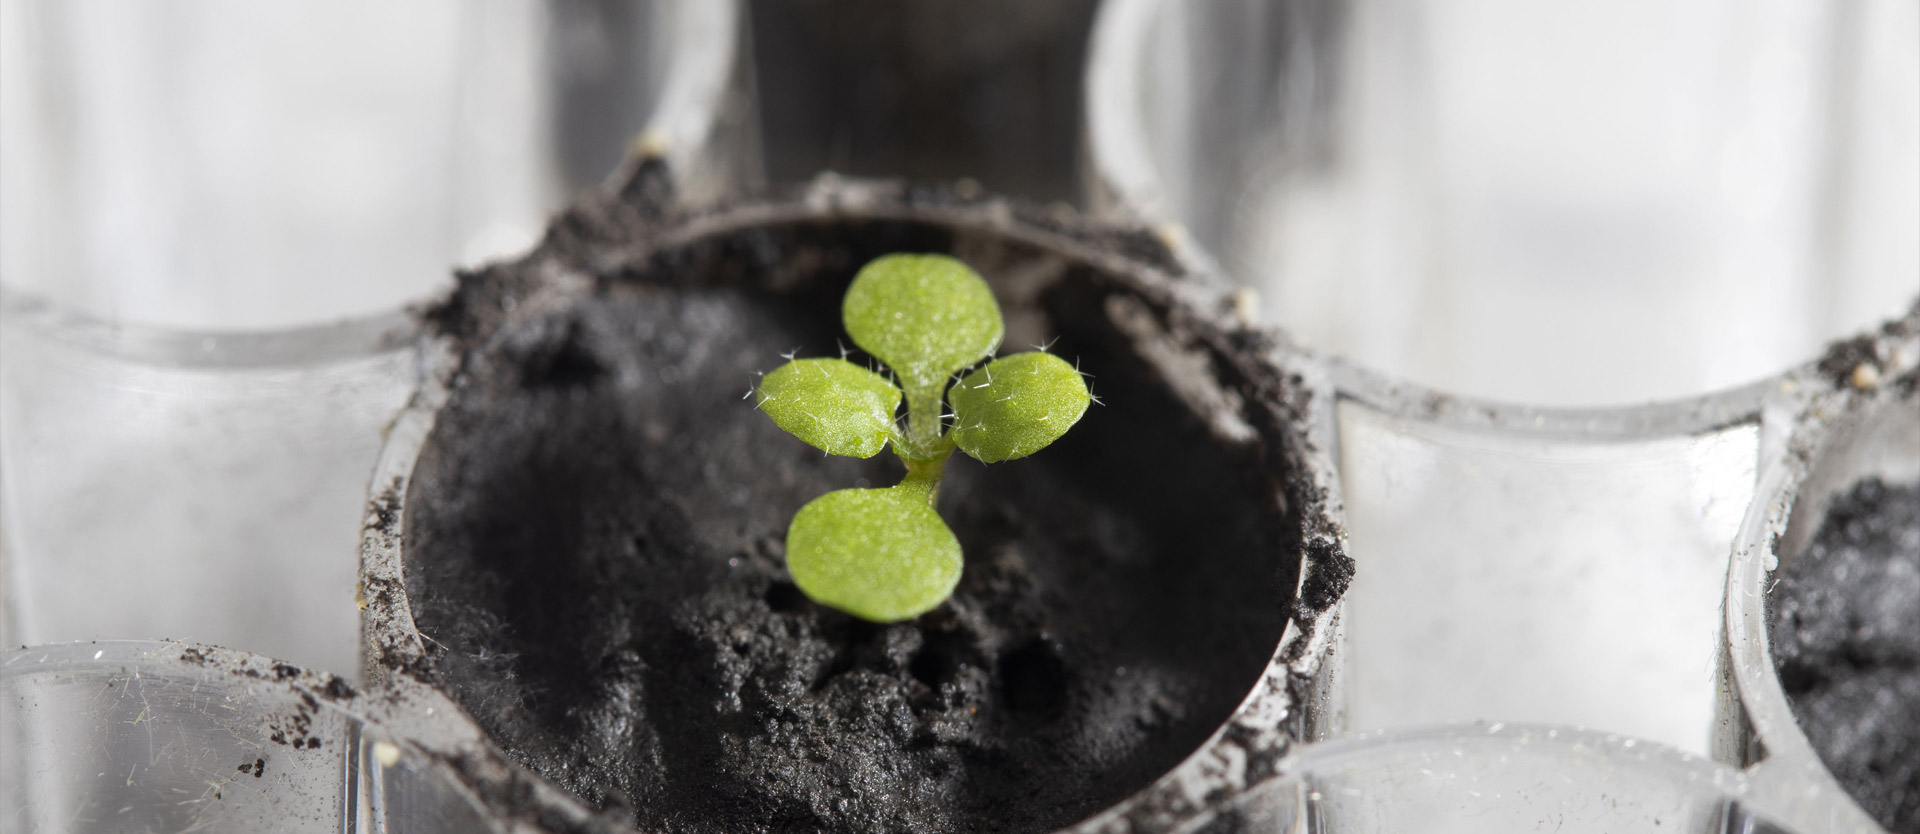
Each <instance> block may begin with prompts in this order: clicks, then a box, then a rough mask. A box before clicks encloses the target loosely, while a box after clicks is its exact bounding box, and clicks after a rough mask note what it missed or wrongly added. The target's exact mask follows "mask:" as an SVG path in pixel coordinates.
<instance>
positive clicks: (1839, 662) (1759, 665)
mask: <svg viewBox="0 0 1920 834" xmlns="http://www.w3.org/2000/svg"><path fill="white" fill-rule="evenodd" d="M1917 379H1920V309H1917V310H1915V311H1914V312H1911V313H1909V314H1908V315H1907V316H1906V317H1905V318H1903V319H1899V320H1896V321H1894V322H1891V323H1889V324H1888V325H1887V326H1886V327H1884V328H1883V329H1882V331H1881V332H1880V333H1878V334H1874V335H1872V336H1867V337H1862V338H1860V339H1856V340H1852V341H1849V342H1843V343H1840V344H1838V345H1836V346H1835V347H1834V348H1833V349H1832V350H1831V351H1830V352H1829V353H1828V355H1827V356H1826V357H1825V358H1824V359H1823V360H1822V361H1821V362H1819V363H1817V364H1815V365H1812V366H1809V367H1807V368H1804V369H1802V371H1801V372H1800V373H1797V374H1795V375H1793V376H1790V377H1788V378H1787V381H1786V383H1784V384H1786V385H1791V386H1792V387H1793V388H1794V389H1795V390H1796V391H1797V392H1798V393H1799V395H1800V397H1799V399H1798V400H1797V401H1795V402H1792V403H1790V404H1783V407H1782V408H1780V409H1778V411H1777V413H1775V414H1772V415H1770V417H1771V418H1772V419H1773V420H1774V421H1775V422H1777V423H1779V424H1781V427H1780V429H1779V431H1778V433H1779V434H1780V435H1782V437H1783V443H1782V445H1783V447H1784V451H1785V454H1784V455H1782V456H1781V457H1780V458H1779V459H1778V460H1777V461H1775V462H1774V463H1773V464H1772V465H1771V466H1770V467H1769V468H1768V469H1767V471H1766V472H1764V473H1763V474H1762V477H1761V480H1760V487H1759V491H1758V492H1757V494H1756V495H1755V496H1754V500H1753V504H1752V505H1751V506H1750V507H1749V508H1748V509H1747V515H1746V518H1745V520H1743V521H1742V523H1741V527H1740V534H1739V537H1738V538H1737V539H1736V540H1735V544H1734V550H1733V567H1732V569H1731V571H1730V572H1729V574H1728V577H1727V589H1726V606H1725V616H1726V632H1725V633H1726V638H1727V648H1726V655H1725V658H1726V660H1725V662H1724V664H1723V683H1722V686H1723V687H1724V691H1725V702H1724V706H1723V710H1722V711H1723V713H1724V718H1723V721H1722V723H1721V724H1720V726H1719V727H1718V733H1717V737H1716V739H1715V741H1716V748H1717V749H1716V755H1718V756H1719V757H1721V758H1723V759H1725V760H1728V761H1731V762H1734V763H1737V764H1741V765H1747V766H1749V767H1751V768H1752V769H1753V771H1754V772H1755V773H1756V777H1757V778H1764V779H1766V780H1767V783H1768V784H1771V785H1776V786H1784V785H1793V784H1802V783H1811V784H1818V785H1822V786H1825V787H1827V788H1828V789H1830V790H1832V791H1833V792H1834V793H1835V795H1840V794H1841V793H1842V792H1845V793H1849V794H1852V795H1853V796H1855V797H1858V798H1859V799H1860V803H1861V805H1863V806H1865V813H1864V814H1863V813H1862V810H1861V809H1860V808H1858V807H1855V806H1853V805H1852V804H1850V803H1849V804H1848V806H1847V808H1846V814H1845V816H1846V817H1848V818H1852V817H1854V816H1859V817H1861V818H1862V819H1865V818H1867V817H1869V816H1871V818H1873V819H1876V820H1877V821H1878V822H1879V823H1880V824H1881V825H1883V826H1885V827H1886V828H1887V829H1889V830H1894V831H1906V830H1912V828H1913V827H1914V826H1915V825H1916V824H1920V788H1917V787H1916V786H1915V785H1914V784H1913V782H1912V781H1911V776H1910V775H1907V774H1911V773H1912V767H1913V762H1914V761H1915V760H1916V757H1920V750H1915V749H1914V746H1915V744H1914V742H1913V740H1912V738H1913V733H1912V729H1911V728H1912V727H1913V726H1915V724H1914V716H1916V715H1920V686H1916V685H1915V683H1914V682H1913V681H1911V680H1908V681H1906V682H1905V683H1903V682H1902V675H1903V674H1905V676H1906V677H1907V678H1911V672H1906V673H1902V671H1901V670H1903V669H1911V664H1912V659H1911V655H1912V654H1913V649H1912V647H1911V644H1912V642H1913V641H1912V639H1911V634H1912V632H1913V630H1914V629H1913V623H1914V620H1913V612H1915V611H1917V610H1920V577H1917V576H1916V567H1920V549H1917V548H1920V534H1916V533H1914V532H1911V531H1912V529H1913V521H1912V520H1911V519H1910V518H1909V520H1908V521H1907V522H1906V524H1907V527H1905V528H1892V529H1894V530H1895V532H1894V533H1893V534H1892V538H1887V534H1886V533H1879V532H1876V529H1877V528H1878V525H1880V524H1882V523H1884V522H1882V521H1881V520H1880V519H1876V518H1874V517H1873V516H1874V515H1875V514H1888V515H1889V516H1897V515H1900V514H1904V515H1905V516H1909V517H1910V516H1912V515H1913V514H1914V510H1913V508H1912V504H1911V502H1912V498H1911V496H1912V495H1913V494H1914V492H1915V490H1917V489H1920V394H1916V392H1915V382H1916V380H1917ZM1789 405H1790V406H1791V407H1788V406H1789ZM1868 482H1877V483H1875V484H1873V485H1869V483H1868ZM1876 487H1877V488H1876ZM1863 488H1864V489H1865V490H1866V492H1867V494H1862V492H1861V490H1862V489H1863ZM1901 490H1904V492H1902V491H1901ZM1875 495H1878V496H1881V497H1879V498H1878V500H1879V501H1880V502H1881V503H1880V504H1879V505H1878V506H1877V507H1876V506H1874V504H1873V503H1872V502H1873V501H1874V500H1875ZM1901 496H1906V497H1901ZM1889 502H1903V503H1904V506H1896V505H1895V504H1893V503H1889ZM1843 507H1844V508H1845V509H1844V510H1843V509H1841V508H1843ZM1836 525H1837V527H1836ZM1900 529H1905V530H1907V531H1908V532H1906V533H1905V534H1904V535H1905V536H1906V538H1905V539H1901V538H1900V535H1902V534H1901V533H1899V532H1898V531H1899V530H1900ZM1876 536H1877V537H1878V538H1876ZM1830 539H1831V540H1832V542H1833V543H1830V542H1829V540H1830ZM1816 545H1817V546H1816ZM1875 549H1877V552H1874V551H1875ZM1903 744H1904V745H1905V749H1902V745H1903ZM1903 768H1904V769H1905V770H1904V772H1903Z"/></svg>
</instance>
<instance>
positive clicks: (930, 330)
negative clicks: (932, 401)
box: [840, 255, 1005, 396]
mask: <svg viewBox="0 0 1920 834" xmlns="http://www.w3.org/2000/svg"><path fill="white" fill-rule="evenodd" d="M840 312H841V316H842V317H843V318H844V319H845V321H846V326H847V334H848V335H850V336H852V337H853V341H854V343H855V344H858V345H859V346H860V347H861V349H862V350H865V351H866V352H868V353H871V354H873V355H874V356H876V357H878V358H879V359H880V361H882V362H885V363H887V366H888V367H891V368H893V372H894V373H895V374H896V375H898V376H899V377H900V382H901V385H902V387H904V388H906V389H907V391H908V392H909V393H912V392H918V391H925V390H929V389H931V390H932V391H933V395H934V396H938V395H939V388H940V386H942V385H944V384H945V382H946V379H947V376H948V375H949V374H952V373H953V372H954V371H957V370H959V369H961V368H964V367H966V366H968V365H971V364H973V363H975V362H978V361H980V359H981V358H982V357H984V356H986V355H987V354H989V353H992V352H993V349H994V348H997V347H999V346H1000V337H1001V335H1002V334H1003V333H1004V332H1005V326H1004V325H1003V324H1002V322H1001V320H1000V305H999V304H998V303H996V302H995V301H994V300H993V291H992V290H991V289H989V288H988V287H987V282H986V281H984V280H982V279H981V278H980V275H979V274H978V273H976V272H974V271H973V270H972V269H970V268H968V267H967V265H966V264H964V263H961V262H960V261H958V260H955V259H953V258H949V257H947V256H945V255H887V256H884V257H880V258H875V259H874V260H873V261H872V262H871V263H868V264H867V265H866V266H865V267H863V268H861V270H860V274H859V275H856V276H854V279H853V286H851V287H848V288H847V297H846V300H845V302H844V303H843V304H842V305H841V308H840Z"/></svg>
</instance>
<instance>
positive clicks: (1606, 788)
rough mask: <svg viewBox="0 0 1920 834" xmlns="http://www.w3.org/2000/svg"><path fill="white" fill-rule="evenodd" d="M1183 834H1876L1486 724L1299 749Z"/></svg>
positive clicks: (1688, 768)
mask: <svg viewBox="0 0 1920 834" xmlns="http://www.w3.org/2000/svg"><path fill="white" fill-rule="evenodd" d="M1279 771H1280V772H1279V775H1278V776H1276V777H1274V778H1273V779H1271V780H1268V781H1266V782H1264V783H1262V784H1261V785H1259V786H1257V787H1255V788H1254V789H1252V790H1250V791H1248V792H1246V793H1245V794H1243V795H1241V796H1239V797H1236V798H1234V799H1233V800H1232V801H1230V802H1227V803H1224V804H1223V805H1222V807H1221V808H1220V809H1219V811H1218V813H1217V814H1215V815H1213V816H1211V817H1209V818H1208V819H1206V820H1203V821H1199V822H1197V823H1196V824H1194V825H1191V826H1188V827H1186V828H1182V829H1180V830H1181V831H1194V832H1198V831H1215V830H1226V831H1239V832H1246V834H1268V832H1271V834H1281V833H1282V832H1296V831H1312V832H1325V834H1394V833H1395V832H1403V831H1422V832H1431V833H1432V834H1525V832H1534V831H1542V830H1553V831H1561V832H1566V834H1602V833H1603V832H1604V834H1668V832H1691V834H1725V832H1744V833H1745V834H1762V832H1764V833H1765V834H1795V832H1827V834H1841V832H1850V833H1851V834H1872V832H1873V831H1874V829H1873V827H1872V826H1871V825H1864V824H1861V823H1859V822H1857V821H1853V820H1850V819H1846V820H1843V819H1837V818H1836V817H1834V816H1833V815H1832V812H1833V805H1832V802H1833V800H1834V797H1832V796H1831V795H1826V796H1820V795H1815V794H1813V793H1810V792H1808V791H1805V790H1801V791H1797V792H1796V791H1793V790H1791V789H1789V790H1787V791H1786V792H1778V791H1773V790H1768V789H1765V788H1763V787H1762V786H1761V785H1759V784H1757V783H1756V782H1755V780H1753V779H1751V778H1749V777H1748V775H1747V774H1744V773H1742V772H1740V771H1738V770H1735V769H1733V768H1731V767H1728V766H1726V765H1724V764H1719V763H1716V762H1714V761H1711V760H1709V759H1706V758H1703V757H1700V756H1696V755H1693V754H1689V753H1684V752H1681V751H1678V750H1674V749H1672V748H1670V747H1665V746H1663V745H1659V744H1654V743H1651V742H1646V741H1640V740H1636V739H1632V738H1627V737H1622V736H1618V735H1611V734H1605V733H1597V732H1594V731H1591V730H1583V729H1578V728H1574V727H1555V726H1550V725H1538V724H1518V725H1516V724H1491V725H1488V724H1481V725H1471V726H1452V727H1432V728H1422V729H1419V730H1404V731H1393V732H1373V733H1363V734H1361V735H1360V736H1358V737H1355V738H1350V739H1343V740H1340V741H1332V742H1326V743H1322V744H1315V745H1310V746H1307V747H1303V748H1301V749H1300V750H1298V751H1296V752H1295V753H1294V754H1292V755H1290V756H1288V757H1287V758H1286V759H1285V760H1283V761H1282V762H1281V763H1280V765H1279Z"/></svg>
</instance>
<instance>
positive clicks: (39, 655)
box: [0, 642, 511, 834]
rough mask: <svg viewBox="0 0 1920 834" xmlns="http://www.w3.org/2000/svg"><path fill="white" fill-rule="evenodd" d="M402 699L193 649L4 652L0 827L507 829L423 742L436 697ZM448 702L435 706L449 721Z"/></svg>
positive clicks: (73, 646) (91, 647) (135, 645)
mask: <svg viewBox="0 0 1920 834" xmlns="http://www.w3.org/2000/svg"><path fill="white" fill-rule="evenodd" d="M391 695H392V693H386V694H385V696H383V697H368V698H363V697H361V696H359V695H357V694H355V693H354V691H353V688H352V687H351V686H350V685H347V684H345V683H344V682H342V681H341V680H340V679H339V678H336V677H333V676H331V675H327V674H325V673H314V672H308V671H305V670H301V669H298V668H295V667H292V666H289V665H287V664H284V663H279V662H277V661H274V660H271V659H269V658H265V657H261V656H258V655H249V654H244V653H240V652H233V651H227V650H224V649H215V648H212V647H209V646H199V645H193V644H186V643H161V642H103V643H65V644H58V645H51V646H37V647H33V648H21V649H16V650H12V651H8V652H6V653H4V654H0V827H4V828H6V829H7V830H8V831H21V832H28V831H45V832H56V831H72V832H83V831H85V832H92V831H99V832H107V831H210V832H244V831H283V832H299V833H300V834H305V833H306V832H312V834H321V833H322V832H326V834H333V833H334V832H340V831H363V830H371V831H408V832H423V834H433V832H448V834H454V832H504V831H508V830H511V829H510V826H509V825H508V823H507V822H506V821H504V820H502V819H499V818H497V817H490V816H488V815H487V814H486V813H485V811H484V809H483V808H482V806H481V805H480V804H479V802H478V801H477V800H476V799H475V798H474V797H473V795H472V794H470V793H469V792H467V791H466V790H465V789H464V788H462V787H461V786H460V785H459V784H458V783H457V782H456V781H455V780H453V779H451V778H450V771H449V769H448V766H447V765H446V764H445V763H444V762H443V761H439V760H437V759H436V758H434V757H433V756H431V755H428V754H427V753H426V752H424V751H423V749H422V748H421V747H420V746H419V744H418V743H417V741H415V740H414V739H420V738H428V739H432V738H436V737H438V738H442V739H444V737H445V736H444V735H443V734H438V733H435V732H434V731H433V730H432V725H433V724H435V723H436V719H435V718H434V714H435V712H436V710H435V709H434V708H433V705H432V703H431V702H430V701H429V702H422V701H421V700H419V699H418V697H411V698H395V697H390V696H391ZM396 706H403V707H406V708H407V709H395V707H396ZM448 707H449V705H446V704H441V705H440V709H439V712H440V714H441V715H442V716H444V718H447V719H451V718H453V717H454V715H455V713H454V712H453V711H452V710H450V709H449V708H448ZM382 710H387V711H390V713H401V712H405V713H408V715H407V716H406V717H405V718H401V719H399V722H400V723H404V724H406V725H408V727H407V732H406V733H405V734H397V733H395V732H394V731H393V730H392V729H391V728H390V725H388V724H385V723H382V721H381V720H380V718H378V717H376V715H378V714H379V713H380V712H381V711H382ZM438 723H442V724H444V723H445V721H444V720H441V721H439V722H438Z"/></svg>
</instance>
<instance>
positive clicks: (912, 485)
mask: <svg viewBox="0 0 1920 834" xmlns="http://www.w3.org/2000/svg"><path fill="white" fill-rule="evenodd" d="M952 456H953V450H952V449H948V450H947V451H946V452H943V453H942V454H940V455H939V456H938V457H935V458H932V459H930V460H913V459H912V458H902V459H903V460H905V461H906V464H907V477H905V478H903V479H901V481H900V484H899V485H898V486H896V487H894V488H895V489H901V490H906V491H908V492H911V493H915V494H924V495H925V496H926V497H927V505H928V506H932V505H933V502H934V499H936V498H938V497H939V496H940V475H941V474H942V473H944V472H945V471H946V469H947V458H949V457H952Z"/></svg>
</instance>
